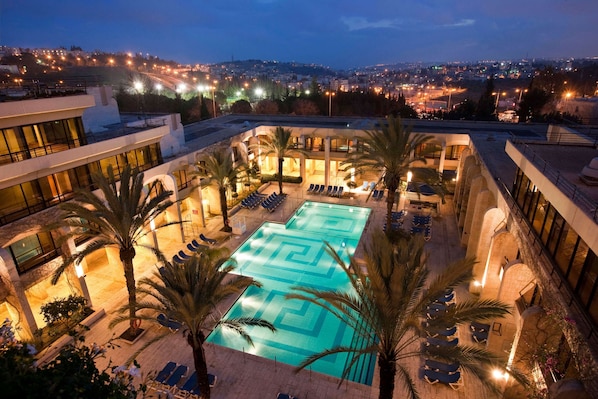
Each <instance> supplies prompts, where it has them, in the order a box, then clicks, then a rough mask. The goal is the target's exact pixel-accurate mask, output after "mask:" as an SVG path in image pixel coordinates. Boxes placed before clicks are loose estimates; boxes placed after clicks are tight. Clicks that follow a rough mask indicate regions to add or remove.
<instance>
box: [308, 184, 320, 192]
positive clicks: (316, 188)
mask: <svg viewBox="0 0 598 399" xmlns="http://www.w3.org/2000/svg"><path fill="white" fill-rule="evenodd" d="M318 191H320V185H319V184H316V185H315V186H314V189H313V190H311V191H310V194H315V193H317V192H318Z"/></svg>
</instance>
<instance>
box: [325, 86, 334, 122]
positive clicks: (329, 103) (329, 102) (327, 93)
mask: <svg viewBox="0 0 598 399" xmlns="http://www.w3.org/2000/svg"><path fill="white" fill-rule="evenodd" d="M326 95H327V96H328V116H329V117H330V116H332V97H333V96H335V95H336V93H334V92H332V91H327V92H326Z"/></svg>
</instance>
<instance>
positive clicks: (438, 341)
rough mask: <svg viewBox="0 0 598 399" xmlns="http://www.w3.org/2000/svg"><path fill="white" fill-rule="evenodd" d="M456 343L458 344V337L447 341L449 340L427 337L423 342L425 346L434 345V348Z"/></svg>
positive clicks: (455, 344)
mask: <svg viewBox="0 0 598 399" xmlns="http://www.w3.org/2000/svg"><path fill="white" fill-rule="evenodd" d="M458 344H459V338H453V339H451V340H450V341H449V340H446V339H442V338H434V337H428V338H426V342H425V345H426V347H430V346H434V347H436V348H440V347H450V346H457V345H458Z"/></svg>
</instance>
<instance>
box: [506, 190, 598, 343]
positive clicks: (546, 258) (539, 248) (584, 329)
mask: <svg viewBox="0 0 598 399" xmlns="http://www.w3.org/2000/svg"><path fill="white" fill-rule="evenodd" d="M496 183H497V186H498V189H499V191H500V192H501V193H502V195H503V198H504V199H505V201H506V203H507V206H508V207H509V208H510V210H511V213H512V215H513V218H514V219H517V220H518V221H519V226H520V231H521V233H522V234H523V235H525V236H527V241H528V243H529V244H530V247H531V248H530V249H531V251H532V252H533V254H534V255H535V256H537V258H539V259H540V262H538V264H540V265H542V267H543V268H544V269H545V271H546V272H547V274H548V277H549V278H550V279H551V282H552V285H553V286H554V287H555V288H556V289H557V290H558V291H559V293H560V294H561V296H562V298H563V301H564V302H565V303H566V305H567V306H568V307H569V309H570V310H571V311H572V312H573V314H575V316H576V318H577V320H576V326H577V329H578V330H579V333H580V334H581V335H583V336H584V337H585V338H586V339H587V341H588V344H589V347H590V348H592V349H593V350H598V332H597V331H596V327H595V325H594V322H593V321H592V320H591V319H590V317H589V315H588V313H587V311H586V310H585V308H584V306H583V304H581V303H580V302H579V299H578V298H577V296H576V295H575V293H574V292H573V290H572V289H571V287H570V286H569V284H568V283H567V279H566V278H565V276H563V274H562V272H561V270H560V269H559V268H558V266H557V265H556V264H555V262H554V260H553V259H552V256H550V254H549V253H548V251H547V250H546V247H545V246H544V244H543V243H542V241H541V240H540V237H538V235H537V234H536V231H535V230H534V229H533V227H532V225H531V224H530V222H529V221H528V220H527V218H526V217H525V215H524V214H523V211H522V210H521V209H520V208H519V206H518V205H517V203H516V202H515V199H514V198H513V196H512V195H511V193H510V192H509V190H508V189H507V186H506V185H505V184H504V183H503V182H502V180H500V178H497V180H496ZM526 230H527V231H526Z"/></svg>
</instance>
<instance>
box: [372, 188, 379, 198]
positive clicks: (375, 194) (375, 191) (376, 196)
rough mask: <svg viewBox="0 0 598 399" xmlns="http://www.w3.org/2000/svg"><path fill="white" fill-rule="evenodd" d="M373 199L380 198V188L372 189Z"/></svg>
mask: <svg viewBox="0 0 598 399" xmlns="http://www.w3.org/2000/svg"><path fill="white" fill-rule="evenodd" d="M372 199H375V200H377V199H378V190H374V191H372Z"/></svg>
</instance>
